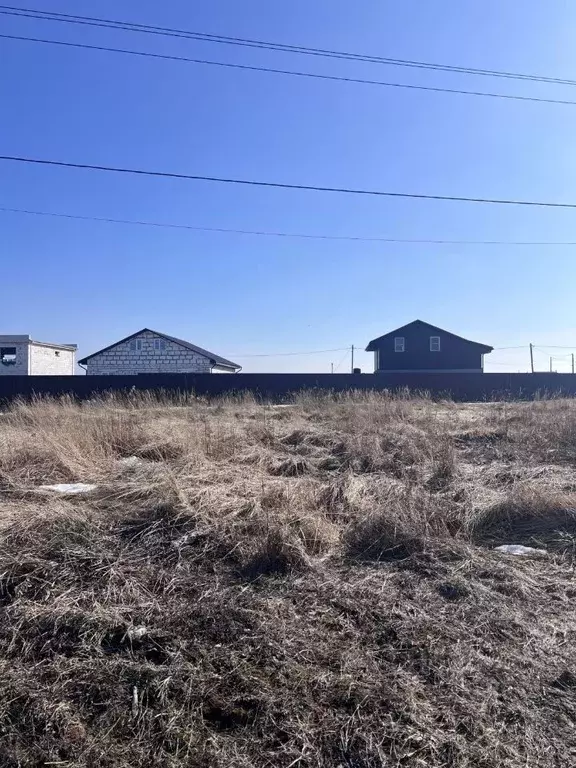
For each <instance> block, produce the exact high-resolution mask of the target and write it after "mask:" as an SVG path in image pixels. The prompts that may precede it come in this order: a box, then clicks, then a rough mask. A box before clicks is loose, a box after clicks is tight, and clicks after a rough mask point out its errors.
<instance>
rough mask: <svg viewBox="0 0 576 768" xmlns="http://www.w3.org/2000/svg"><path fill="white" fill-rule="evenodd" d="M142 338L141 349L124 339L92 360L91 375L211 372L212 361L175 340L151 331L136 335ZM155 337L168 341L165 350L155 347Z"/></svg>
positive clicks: (90, 360)
mask: <svg viewBox="0 0 576 768" xmlns="http://www.w3.org/2000/svg"><path fill="white" fill-rule="evenodd" d="M134 338H135V339H141V340H142V349H141V350H140V351H137V350H133V349H131V348H130V341H132V339H131V340H129V341H124V342H122V343H121V344H116V346H114V347H112V348H111V349H108V350H106V351H105V352H101V353H100V354H99V355H95V356H94V357H92V358H90V359H89V360H88V363H87V366H86V373H87V375H88V376H98V375H116V376H120V375H132V374H136V373H210V368H211V364H210V360H209V359H208V358H207V357H205V356H204V355H199V354H198V353H196V352H193V351H192V350H191V349H186V348H185V347H182V346H181V345H180V344H175V343H174V342H173V341H168V340H166V339H162V337H161V336H157V335H156V334H155V333H152V332H151V331H145V332H144V333H140V334H138V336H135V337H134ZM154 339H161V340H162V341H164V342H165V344H166V348H165V349H164V350H155V349H154Z"/></svg>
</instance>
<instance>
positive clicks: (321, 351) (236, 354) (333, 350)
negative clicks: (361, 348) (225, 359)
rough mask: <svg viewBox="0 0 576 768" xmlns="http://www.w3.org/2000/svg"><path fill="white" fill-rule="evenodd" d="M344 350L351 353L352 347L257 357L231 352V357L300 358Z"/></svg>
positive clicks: (273, 353)
mask: <svg viewBox="0 0 576 768" xmlns="http://www.w3.org/2000/svg"><path fill="white" fill-rule="evenodd" d="M343 349H345V350H346V352H350V347H336V349H316V350H313V351H311V352H271V353H268V352H267V353H265V354H257V355H242V354H238V353H236V352H230V353H229V356H230V357H300V356H301V355H323V354H324V353H325V352H341V351H342V350H343Z"/></svg>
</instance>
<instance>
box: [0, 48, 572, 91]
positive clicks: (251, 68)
mask: <svg viewBox="0 0 576 768" xmlns="http://www.w3.org/2000/svg"><path fill="white" fill-rule="evenodd" d="M0 38H3V39H5V40H17V41H20V42H30V43H44V44H48V45H59V46H63V47H66V48H79V49H83V50H91V51H102V52H105V53H122V54H126V55H128V56H140V57H144V58H151V59H161V60H164V61H177V62H183V63H187V64H202V65H206V66H213V67H223V68H225V69H240V70H244V71H247V72H266V73H269V74H274V75H289V76H291V77H305V78H312V79H314V80H326V81H332V82H340V83H353V84H356V85H374V86H379V87H382V88H404V89H406V90H411V91H430V92H432V93H451V94H455V95H460V96H483V97H486V98H491V99H506V100H508V101H532V102H540V103H543V104H563V105H567V106H575V105H576V101H571V100H570V99H547V98H542V97H539V96H520V95H518V94H507V93H492V92H490V91H470V90H464V89H461V88H441V87H440V86H432V85H413V84H410V83H394V82H386V81H384V80H370V79H368V78H361V77H345V76H342V75H322V74H318V73H314V72H300V71H298V70H291V69H278V68H275V67H262V66H256V65H251V64H233V63H230V62H225V61H214V60H211V59H196V58H190V57H188V56H176V55H171V54H165V53H152V52H150V51H134V50H131V49H128V48H114V47H112V46H106V45H91V44H88V43H72V42H67V41H64V40H50V39H48V38H40V37H28V36H25V35H7V34H0Z"/></svg>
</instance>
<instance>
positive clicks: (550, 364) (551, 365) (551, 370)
mask: <svg viewBox="0 0 576 768" xmlns="http://www.w3.org/2000/svg"><path fill="white" fill-rule="evenodd" d="M550 373H552V355H550Z"/></svg>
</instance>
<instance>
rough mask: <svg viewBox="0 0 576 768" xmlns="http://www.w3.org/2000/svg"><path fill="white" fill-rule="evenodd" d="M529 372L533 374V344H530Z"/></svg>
mask: <svg viewBox="0 0 576 768" xmlns="http://www.w3.org/2000/svg"><path fill="white" fill-rule="evenodd" d="M530 370H531V371H532V373H534V344H532V342H530Z"/></svg>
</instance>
